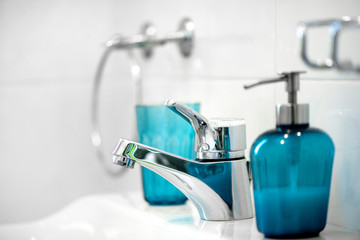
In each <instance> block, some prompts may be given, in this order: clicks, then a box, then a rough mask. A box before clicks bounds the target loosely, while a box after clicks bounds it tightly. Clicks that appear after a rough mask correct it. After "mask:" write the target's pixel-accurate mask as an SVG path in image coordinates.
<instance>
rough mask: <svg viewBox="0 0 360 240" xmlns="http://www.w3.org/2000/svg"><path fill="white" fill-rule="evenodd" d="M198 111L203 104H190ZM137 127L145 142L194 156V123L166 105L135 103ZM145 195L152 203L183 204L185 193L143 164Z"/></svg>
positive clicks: (142, 141) (175, 152) (164, 149)
mask: <svg viewBox="0 0 360 240" xmlns="http://www.w3.org/2000/svg"><path fill="white" fill-rule="evenodd" d="M187 105H188V106H189V107H191V108H192V109H194V110H195V111H197V112H198V111H199V110H200V104H198V103H193V104H187ZM136 118H137V129H138V135H139V141H140V143H142V144H145V145H148V146H151V147H154V148H157V149H160V150H163V151H166V152H169V153H172V154H176V155H179V156H182V157H185V158H189V159H194V158H195V152H194V136H195V132H194V130H193V128H192V126H191V125H190V124H189V123H187V122H186V121H185V120H184V119H182V118H180V117H179V116H178V115H177V114H175V113H174V112H172V111H171V110H169V109H168V108H167V107H166V106H163V105H138V106H136ZM141 171H142V183H143V190H144V198H145V200H146V201H147V202H148V203H149V204H150V205H179V204H184V203H185V202H186V200H187V198H186V196H185V195H184V194H183V193H182V192H181V191H179V190H178V189H177V188H176V187H174V186H173V185H172V184H171V183H169V182H168V181H167V180H165V179H164V178H163V177H161V176H159V175H157V174H156V173H154V172H152V171H150V170H148V169H146V168H142V169H141Z"/></svg>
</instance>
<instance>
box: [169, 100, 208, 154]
mask: <svg viewBox="0 0 360 240" xmlns="http://www.w3.org/2000/svg"><path fill="white" fill-rule="evenodd" d="M164 105H165V106H167V107H168V108H169V109H170V110H172V111H173V112H175V113H176V114H178V115H179V116H181V117H182V118H183V119H185V120H186V121H187V122H188V123H190V124H191V126H192V127H193V129H194V131H195V134H196V137H195V138H196V139H195V146H194V148H195V152H199V151H201V150H209V145H208V144H207V141H206V138H207V137H209V136H210V137H212V138H213V139H214V137H215V131H214V129H213V128H212V127H211V125H210V122H209V120H208V119H207V118H206V117H204V116H203V115H201V114H200V113H198V112H196V111H194V110H193V109H191V108H190V107H188V106H186V105H184V104H181V103H177V102H176V101H174V100H173V99H167V100H166V101H165V102H164Z"/></svg>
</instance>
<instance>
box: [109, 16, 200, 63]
mask: <svg viewBox="0 0 360 240" xmlns="http://www.w3.org/2000/svg"><path fill="white" fill-rule="evenodd" d="M141 32H142V33H141V34H136V35H133V36H130V37H121V36H120V37H115V38H114V39H111V40H109V41H107V42H106V46H107V47H110V48H116V49H131V48H142V49H143V50H144V56H145V57H146V58H148V57H151V55H152V53H153V49H154V47H156V46H158V45H163V44H165V43H168V42H177V43H178V45H179V48H180V52H181V54H182V55H183V56H185V57H188V56H190V55H191V53H192V49H193V45H194V32H195V24H194V22H193V21H192V20H191V19H189V18H184V19H183V20H181V22H180V25H179V29H178V31H176V32H170V33H166V34H157V29H156V27H155V26H154V25H152V24H151V23H145V24H144V25H143V27H142V31H141Z"/></svg>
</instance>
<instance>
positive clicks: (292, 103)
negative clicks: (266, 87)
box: [244, 71, 309, 126]
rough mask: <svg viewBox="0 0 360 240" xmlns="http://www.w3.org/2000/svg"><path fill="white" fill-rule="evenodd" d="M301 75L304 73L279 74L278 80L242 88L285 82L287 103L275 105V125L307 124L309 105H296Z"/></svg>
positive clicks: (260, 82) (263, 81)
mask: <svg viewBox="0 0 360 240" xmlns="http://www.w3.org/2000/svg"><path fill="white" fill-rule="evenodd" d="M301 73H305V72H304V71H294V72H279V73H278V75H279V76H280V77H279V78H275V79H268V80H262V81H258V82H256V83H253V84H249V85H245V86H244V88H245V89H249V88H252V87H255V86H258V85H262V84H268V83H276V82H285V91H286V92H287V93H288V103H287V104H277V105H276V125H277V126H281V125H305V124H309V104H298V103H297V91H299V90H300V74H301Z"/></svg>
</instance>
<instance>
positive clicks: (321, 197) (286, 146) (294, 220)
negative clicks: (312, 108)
mask: <svg viewBox="0 0 360 240" xmlns="http://www.w3.org/2000/svg"><path fill="white" fill-rule="evenodd" d="M334 151H335V150H334V144H333V142H332V140H331V138H330V137H329V136H328V135H327V134H326V133H325V132H323V131H321V130H319V129H315V128H310V127H309V125H308V124H304V125H286V126H277V129H276V130H272V131H268V132H265V133H264V134H262V135H261V136H260V137H259V138H257V140H256V141H255V142H254V144H253V145H252V148H251V152H250V158H251V167H252V171H253V181H254V200H255V211H256V222H257V227H258V230H259V231H260V232H262V233H263V234H264V235H265V236H266V237H280V236H282V237H284V236H299V237H301V236H304V237H305V236H316V235H318V234H319V232H320V231H322V230H323V229H324V227H325V225H326V217H327V209H328V202H329V194H330V182H331V173H332V166H333V159H334Z"/></svg>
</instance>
